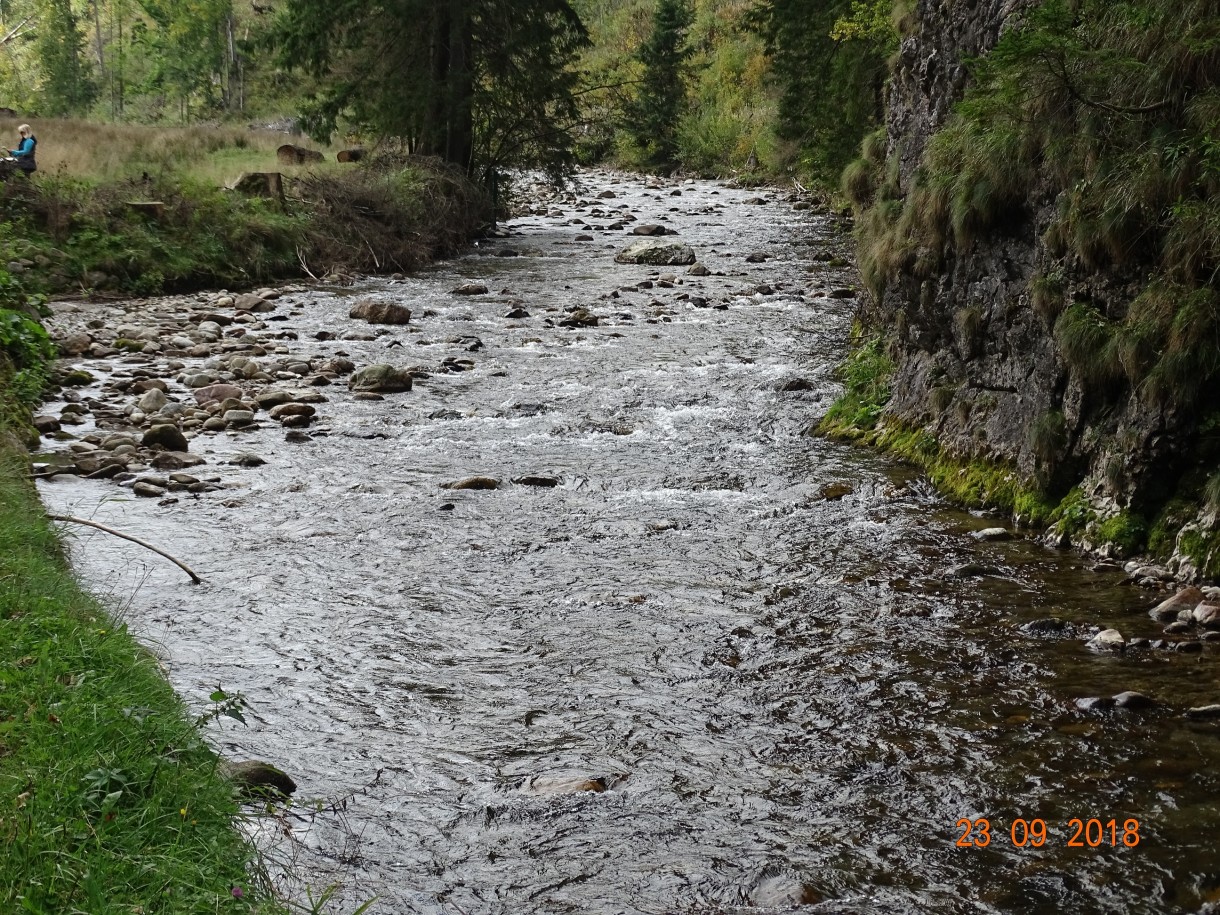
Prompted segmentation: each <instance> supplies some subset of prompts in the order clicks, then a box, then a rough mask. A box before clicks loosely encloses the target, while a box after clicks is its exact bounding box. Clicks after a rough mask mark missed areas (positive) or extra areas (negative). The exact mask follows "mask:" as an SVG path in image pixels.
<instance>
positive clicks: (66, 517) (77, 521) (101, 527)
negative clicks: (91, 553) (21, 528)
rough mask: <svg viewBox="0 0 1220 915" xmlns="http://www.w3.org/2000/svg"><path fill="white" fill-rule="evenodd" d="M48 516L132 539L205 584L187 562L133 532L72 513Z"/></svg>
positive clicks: (192, 578)
mask: <svg viewBox="0 0 1220 915" xmlns="http://www.w3.org/2000/svg"><path fill="white" fill-rule="evenodd" d="M47 517H48V518H50V519H51V520H52V521H67V522H69V523H71V524H83V525H85V526H86V527H96V528H97V529H98V530H99V531H105V532H106V533H107V534H113V535H114V536H116V537H122V538H123V539H124V540H130V541H131V542H132V543H138V544H139V545H140V546H142V547H144V548H145V549H146V550H152V551H153V552H154V553H156V554H157V555H158V556H164V557H165V558H166V559H168V560H169V561H170V562H172V563H173V564H174V565H176V566H177V567H178V568H180V569H181V570H182V571H183V572H185V573H186V574H187V575H189V576H191V583H192V584H196V585H200V584H203V579H202V578H200V577H199V576H198V575H196V574H195V573H194V572H192V571H191V570H190V568H189V567H188V566H187V565H186V563H184V562H181V561H179V560H177V559H175V558H174V557H173V556H171V555H170V554H169V553H167V552H165V550H162V549H158V548H157V547H155V546H153V545H152V544H151V543H146V542H145V541H143V540H141V539H140V538H139V537H133V536H131V534H124V533H122V532H121V531H116V530H115V529H114V528H112V527H107V526H106V525H104V524H98V523H97V522H96V521H86V520H85V519H84V518H73V517H72V516H71V515H47Z"/></svg>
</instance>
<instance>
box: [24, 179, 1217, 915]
mask: <svg viewBox="0 0 1220 915" xmlns="http://www.w3.org/2000/svg"><path fill="white" fill-rule="evenodd" d="M531 199H532V203H531V206H530V208H529V212H528V213H526V214H523V215H522V216H521V217H519V218H517V219H515V220H513V222H512V223H511V224H510V225H509V226H506V227H504V228H503V230H502V231H501V233H500V236H499V237H496V238H490V239H485V240H483V241H482V242H481V243H480V244H479V245H478V246H476V247H475V248H474V249H473V250H472V251H471V252H470V253H469V254H468V255H466V256H464V257H462V258H460V259H456V260H454V261H451V262H447V263H442V264H438V265H436V266H435V267H433V268H431V269H429V270H427V271H424V272H422V273H420V274H419V275H417V276H411V277H395V278H379V279H374V278H350V279H349V280H348V281H346V282H344V283H342V284H336V285H314V284H310V285H289V286H284V287H281V288H274V289H263V290H257V291H254V292H246V293H240V294H238V293H229V292H212V293H204V294H198V295H188V296H173V297H166V298H160V299H150V300H130V301H115V302H89V303H83V302H65V303H60V304H59V305H58V306H57V308H56V316H55V319H54V321H53V325H54V328H55V331H56V333H57V335H58V336H59V337H60V339H61V341H62V343H63V346H64V347H65V349H66V350H67V351H68V352H69V353H71V354H72V357H71V358H69V359H68V360H67V361H66V362H65V364H64V367H63V378H64V382H65V385H66V386H65V388H64V394H63V397H62V399H61V400H59V401H57V402H53V403H50V404H48V405H47V409H46V413H45V415H44V416H43V417H41V418H40V419H39V427H40V429H41V430H42V431H43V433H44V436H45V446H44V450H43V451H42V453H40V454H39V455H37V456H36V459H35V471H36V473H37V474H38V476H39V478H40V480H41V485H42V493H43V497H44V499H45V501H46V502H47V504H48V506H49V507H50V508H52V509H53V510H54V511H56V512H58V513H61V514H72V515H77V516H83V517H88V518H90V519H93V520H96V521H101V522H104V523H106V524H108V525H112V526H114V527H115V528H118V529H120V530H123V531H125V532H128V533H132V534H135V535H137V536H140V537H142V538H144V539H147V540H150V541H152V542H154V543H156V544H157V545H158V546H161V547H163V548H165V549H167V550H169V551H170V552H172V553H173V554H175V555H176V556H179V557H180V558H182V559H183V560H185V561H186V562H187V563H188V564H190V565H191V566H192V568H194V569H195V570H196V571H197V572H199V574H200V575H201V576H202V577H203V580H204V584H203V585H202V586H199V587H192V586H190V585H189V584H187V583H186V581H185V578H184V577H183V576H182V575H181V573H180V572H179V571H178V570H177V569H175V568H174V567H173V566H172V565H169V564H167V563H162V562H161V560H159V559H158V558H157V557H155V556H153V555H152V554H149V553H144V552H141V551H139V550H138V548H136V547H133V546H132V545H131V544H127V543H124V542H122V541H117V540H112V539H110V538H108V537H106V536H105V535H104V534H100V533H92V532H91V533H87V534H81V535H79V538H78V539H76V540H75V545H74V549H73V554H74V559H75V561H76V563H77V566H78V568H79V570H80V572H81V574H82V576H83V577H84V578H85V579H86V580H87V581H89V582H90V583H91V584H92V586H93V587H94V588H95V589H96V590H98V591H100V592H103V593H105V594H108V595H110V596H111V597H112V599H113V601H114V602H115V604H116V606H119V607H120V608H122V612H123V614H124V615H125V618H126V619H127V620H128V622H129V624H130V625H131V626H132V628H133V629H135V630H136V631H137V632H139V633H141V634H142V635H143V636H144V638H145V639H146V640H148V641H149V642H150V643H151V644H153V645H154V646H156V649H157V650H158V651H159V653H160V654H161V655H162V657H163V658H164V660H165V663H166V666H167V669H168V670H169V673H170V676H171V678H172V679H173V682H174V683H175V685H176V686H177V687H178V688H179V690H180V691H181V692H182V693H183V694H184V695H185V696H186V697H187V698H188V700H190V701H192V702H194V703H197V704H199V705H200V707H201V708H203V707H205V706H206V701H207V700H206V697H207V696H208V695H209V693H211V692H212V690H214V689H215V687H216V685H217V684H218V683H219V684H221V685H223V687H224V689H225V690H226V691H227V692H230V693H233V692H239V693H241V694H243V695H245V696H246V698H247V699H248V700H249V702H250V706H249V708H248V710H247V713H246V717H247V720H248V721H249V728H248V729H242V728H241V727H240V726H239V725H235V724H231V723H230V724H227V725H225V726H223V727H222V726H221V725H220V724H218V725H217V728H216V731H215V733H214V736H215V739H216V740H217V742H218V743H219V744H220V745H221V746H222V747H223V748H224V750H225V752H226V754H227V755H230V756H232V757H234V758H239V759H240V758H246V757H250V756H256V757H260V758H266V759H270V760H272V761H273V762H275V763H276V764H277V765H280V766H282V767H283V768H284V769H285V771H287V772H288V773H289V774H290V775H291V776H292V777H293V779H294V780H295V781H296V782H297V783H298V784H299V785H300V791H299V792H298V796H299V797H304V798H309V799H317V802H316V803H303V804H299V806H298V807H296V808H294V809H293V811H290V812H289V813H287V814H282V815H281V816H280V818H279V819H276V820H272V821H268V822H267V823H266V824H265V825H266V828H265V829H260V830H259V832H260V841H261V842H262V843H264V845H265V847H266V848H267V849H268V852H269V854H271V855H272V856H273V858H274V859H275V860H277V861H280V860H282V859H289V862H290V865H291V866H290V867H289V868H288V869H287V872H286V875H285V876H283V877H282V878H281V879H284V880H285V881H286V882H287V883H288V884H291V885H294V886H295V887H296V892H300V884H299V882H297V883H293V881H304V882H308V883H310V884H312V885H313V886H315V887H320V886H325V885H326V884H327V883H329V882H331V881H339V882H341V883H343V884H344V885H345V890H344V895H343V897H342V898H343V900H344V901H345V902H348V903H353V904H354V903H356V902H358V901H359V900H360V899H362V898H366V897H368V896H371V895H378V896H379V897H380V898H381V900H382V902H381V903H380V904H379V906H380V907H379V908H375V909H374V911H384V912H393V913H398V912H435V913H440V912H447V911H457V912H469V913H474V912H510V911H511V912H521V911H539V912H588V911H599V912H601V911H604V912H669V911H675V910H681V911H692V912H697V911H707V912H712V911H739V910H740V911H779V910H785V909H788V908H791V907H793V906H798V905H807V906H812V907H813V908H812V909H811V911H827V912H830V911H835V912H840V911H869V912H876V911H894V912H907V911H913V910H920V911H943V912H977V911H994V912H1024V911H1062V910H1066V909H1071V910H1074V911H1082V912H1088V911H1098V912H1103V911H1104V912H1140V911H1146V912H1161V911H1166V910H1180V911H1194V910H1197V909H1199V908H1200V907H1201V906H1203V905H1204V904H1205V903H1207V902H1208V901H1209V900H1210V899H1212V898H1213V896H1214V895H1215V894H1216V892H1217V887H1220V872H1217V871H1216V870H1215V868H1214V866H1213V863H1212V861H1211V854H1210V848H1208V847H1206V845H1205V843H1202V842H1201V840H1200V836H1206V835H1208V830H1213V831H1214V830H1215V829H1216V828H1217V827H1220V813H1217V811H1216V809H1215V806H1214V804H1212V803H1211V799H1212V798H1214V796H1215V792H1216V790H1217V788H1220V781H1218V778H1217V775H1216V772H1217V764H1218V763H1220V730H1218V729H1220V725H1218V724H1217V723H1216V722H1215V721H1213V720H1212V711H1213V710H1214V707H1215V705H1216V703H1217V702H1220V688H1218V687H1217V678H1216V671H1217V668H1216V667H1215V663H1216V659H1217V657H1220V655H1217V646H1216V643H1215V641H1214V640H1215V639H1216V638H1217V637H1218V636H1217V630H1220V625H1217V624H1218V623H1220V611H1218V610H1217V609H1216V608H1217V606H1218V605H1217V603H1216V600H1217V598H1220V594H1218V593H1217V592H1215V591H1189V592H1186V593H1184V594H1179V595H1176V596H1175V597H1171V599H1170V601H1169V602H1166V603H1164V604H1162V605H1158V606H1153V605H1154V604H1157V603H1158V601H1162V600H1164V599H1165V598H1166V596H1167V595H1166V594H1159V595H1155V596H1149V592H1147V591H1146V590H1140V589H1137V588H1134V587H1132V586H1131V584H1129V583H1128V579H1129V578H1130V577H1132V576H1129V575H1127V574H1124V572H1123V570H1121V569H1117V568H1115V567H1113V566H1108V565H1100V566H1097V565H1091V564H1090V563H1088V562H1086V561H1084V560H1081V559H1079V558H1077V557H1074V556H1072V555H1070V554H1065V553H1059V552H1055V551H1051V550H1048V549H1046V548H1044V547H1043V546H1041V545H1038V544H1035V543H1031V542H1028V541H1025V540H1022V539H1020V538H1015V539H1014V538H1010V537H1009V536H1008V534H1007V532H1006V531H1005V530H1003V529H997V528H996V521H995V519H987V518H983V517H976V516H972V515H969V514H966V513H962V512H958V511H955V510H953V509H951V508H949V507H947V506H945V505H943V504H942V503H940V502H939V501H938V500H937V499H936V498H935V496H934V495H932V494H931V493H930V492H929V490H928V488H927V487H926V485H925V484H923V483H922V482H921V481H920V480H919V479H918V478H917V477H916V476H914V475H913V474H911V473H909V472H907V471H905V470H903V469H901V468H896V467H893V466H891V465H888V464H887V463H886V462H885V461H884V460H882V459H880V458H878V457H877V456H875V455H871V454H868V453H865V452H860V451H856V450H853V449H851V448H848V447H844V446H840V445H837V444H834V443H829V442H825V441H822V440H819V439H816V438H814V437H811V436H810V435H809V434H808V430H809V428H810V426H811V424H812V423H813V422H814V421H815V420H816V419H817V417H818V416H820V415H821V413H822V412H824V410H825V409H826V407H827V406H829V404H830V402H831V401H832V400H833V398H834V396H835V394H836V392H837V386H836V383H835V381H834V379H833V367H834V365H835V364H837V362H838V361H839V360H840V358H841V356H842V353H843V347H844V342H845V339H846V336H847V333H848V329H849V325H850V320H851V314H852V311H853V308H854V296H855V283H856V279H855V275H854V273H853V271H852V269H851V267H850V264H849V262H848V258H849V252H850V238H849V236H848V235H847V231H846V230H847V228H848V227H846V226H845V225H844V224H843V223H842V222H840V221H839V220H838V219H837V218H836V217H835V216H833V215H832V214H828V213H825V212H822V211H820V210H819V209H818V208H817V207H816V206H812V205H811V204H810V203H809V202H808V201H806V200H804V199H802V198H801V197H800V196H799V195H795V194H790V193H787V192H781V191H776V190H769V191H758V190H753V189H748V188H739V187H734V186H732V185H730V184H726V183H715V182H677V181H661V180H656V179H650V180H645V179H642V178H637V177H631V176H622V175H613V174H606V173H590V174H586V175H583V176H582V177H581V179H580V180H579V181H578V182H577V184H576V185H575V186H574V187H572V188H569V189H567V190H565V191H554V190H550V189H547V188H545V187H542V186H539V187H536V188H534V189H533V196H532V198H531ZM972 534H973V535H974V536H971V535H972ZM1130 571H1131V573H1132V575H1133V576H1134V577H1136V578H1139V579H1144V580H1146V583H1149V584H1152V583H1158V582H1159V583H1161V584H1167V583H1165V582H1161V581H1160V578H1159V573H1158V572H1157V570H1154V569H1153V570H1149V569H1132V570H1130ZM983 817H987V818H990V819H991V820H992V821H993V823H994V828H995V833H996V840H995V842H994V843H993V844H990V845H988V846H986V847H974V846H971V847H963V846H960V845H959V844H958V842H959V840H960V836H961V831H962V830H961V828H960V827H958V825H957V824H958V822H959V820H961V819H963V818H966V819H969V820H970V821H971V822H973V821H974V820H976V819H978V818H983ZM1018 818H1020V819H1025V820H1029V819H1031V818H1041V819H1044V820H1045V821H1046V822H1047V823H1048V824H1050V826H1051V830H1052V841H1050V842H1048V843H1046V844H1045V845H1044V846H1042V847H1038V848H1034V847H1028V846H1026V847H1018V846H1016V845H1014V843H1013V841H1012V838H1013V836H1012V835H1011V834H1010V832H1009V827H1010V825H1011V824H1012V823H1013V822H1014V820H1016V819H1018ZM1073 818H1084V819H1085V820H1088V819H1090V818H1096V819H1099V821H1101V822H1106V821H1108V820H1110V819H1116V821H1117V823H1118V824H1119V825H1118V827H1117V828H1118V830H1119V834H1120V838H1121V834H1122V829H1123V826H1122V824H1123V823H1125V822H1126V821H1127V820H1130V819H1138V820H1139V822H1140V829H1141V830H1142V832H1141V833H1140V837H1141V841H1140V844H1139V845H1137V846H1129V845H1124V844H1123V843H1122V842H1121V841H1119V842H1118V844H1117V845H1116V846H1106V847H1104V848H1103V847H1101V846H1096V847H1087V846H1086V847H1085V849H1084V851H1080V850H1078V849H1076V848H1074V847H1071V846H1069V840H1070V838H1071V832H1070V826H1069V823H1070V821H1071V820H1072V819H1073ZM1127 835H1128V837H1130V832H1128V833H1127ZM288 873H290V874H291V876H288V875H287V874H288ZM352 907H354V905H353V906H352Z"/></svg>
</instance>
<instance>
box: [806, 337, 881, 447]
mask: <svg viewBox="0 0 1220 915" xmlns="http://www.w3.org/2000/svg"><path fill="white" fill-rule="evenodd" d="M893 371H894V363H893V361H892V360H891V359H890V357H889V356H888V355H887V354H886V352H885V348H884V345H883V343H882V341H881V340H880V338H877V337H873V338H868V339H866V338H864V337H863V336H862V334H861V332H860V331H859V329H857V330H856V332H855V335H854V339H853V342H852V348H851V352H850V354H849V355H848V357H847V359H846V360H844V362H843V363H842V364H841V365H840V366H839V368H838V374H839V378H840V379H841V380H842V382H843V388H844V390H843V395H842V396H841V397H840V398H839V399H838V400H836V401H835V402H834V404H833V405H832V406H831V408H830V410H829V411H828V412H827V413H826V416H825V417H823V419H822V421H821V423H820V424H819V426H818V428H819V429H820V430H821V431H822V432H823V433H824V434H828V435H831V436H842V437H855V436H858V435H859V434H860V433H861V432H866V431H868V430H871V429H873V428H874V427H876V425H877V422H878V420H879V419H880V418H881V413H882V410H884V408H885V405H886V403H887V402H888V401H889V399H890V386H889V379H890V375H891V373H893Z"/></svg>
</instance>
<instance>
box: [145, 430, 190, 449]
mask: <svg viewBox="0 0 1220 915" xmlns="http://www.w3.org/2000/svg"><path fill="white" fill-rule="evenodd" d="M140 444H142V445H143V446H144V447H145V448H164V449H165V450H166V451H186V450H187V448H188V445H187V442H186V436H185V435H183V434H182V431H181V430H180V429H179V428H178V427H177V426H173V425H170V424H169V423H161V424H160V425H156V426H153V427H152V428H151V429H149V430H148V431H147V432H145V433H144V437H143V439H142V440H141V442H140Z"/></svg>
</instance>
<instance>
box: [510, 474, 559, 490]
mask: <svg viewBox="0 0 1220 915" xmlns="http://www.w3.org/2000/svg"><path fill="white" fill-rule="evenodd" d="M513 482H514V483H516V484H517V485H518V486H540V487H543V488H545V489H549V488H551V487H553V486H558V485H559V483H560V480H559V478H558V477H544V476H535V475H532V474H529V475H526V476H523V477H513Z"/></svg>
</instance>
